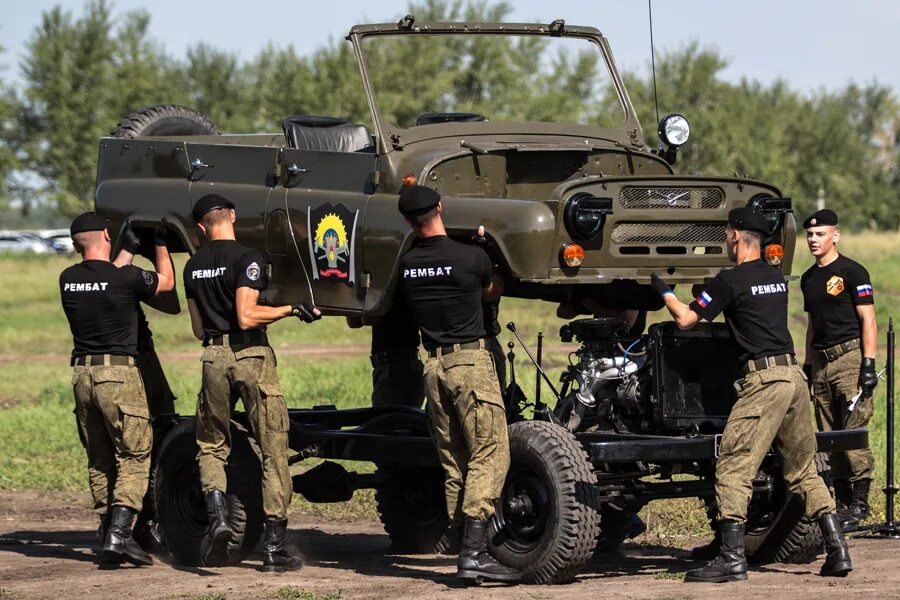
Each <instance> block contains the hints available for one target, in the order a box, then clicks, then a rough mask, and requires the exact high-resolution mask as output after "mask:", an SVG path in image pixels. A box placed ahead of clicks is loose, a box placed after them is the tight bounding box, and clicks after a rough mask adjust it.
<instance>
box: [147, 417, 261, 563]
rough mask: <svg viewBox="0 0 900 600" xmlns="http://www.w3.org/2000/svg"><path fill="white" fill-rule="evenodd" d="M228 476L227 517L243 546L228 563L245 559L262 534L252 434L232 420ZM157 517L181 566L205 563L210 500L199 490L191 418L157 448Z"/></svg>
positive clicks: (231, 555)
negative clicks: (203, 544) (203, 551)
mask: <svg viewBox="0 0 900 600" xmlns="http://www.w3.org/2000/svg"><path fill="white" fill-rule="evenodd" d="M225 474H226V475H227V476H228V490H227V492H226V499H227V501H228V515H229V518H230V523H231V527H232V529H234V531H235V532H236V533H237V534H238V535H239V536H240V537H241V545H240V546H239V547H237V548H234V549H232V551H231V552H230V553H229V563H230V564H236V563H238V562H240V561H242V560H243V559H245V558H246V557H247V556H248V555H249V554H250V552H251V551H252V550H253V548H254V547H255V546H256V542H257V541H258V540H259V538H260V536H261V535H262V528H263V510H262V466H261V464H260V461H259V456H258V455H257V453H256V450H255V448H254V445H253V443H252V440H251V438H250V435H249V434H248V433H247V431H246V430H245V429H244V428H242V427H241V426H240V425H238V424H236V423H234V422H232V423H231V454H230V455H229V457H228V465H227V466H226V467H225ZM154 500H155V503H156V518H157V520H158V522H159V526H160V528H161V529H162V531H163V534H164V535H165V537H166V545H167V546H168V548H169V551H170V552H171V553H172V555H173V556H174V557H175V559H176V560H177V561H178V562H179V563H180V564H183V565H189V566H199V565H201V564H202V557H201V552H200V542H201V541H202V540H203V536H204V534H205V533H206V527H207V523H208V520H207V517H206V502H205V499H204V497H203V491H202V490H201V488H200V469H199V468H198V466H197V439H196V430H195V428H194V420H193V419H185V420H183V421H182V422H181V423H179V424H178V425H176V426H175V427H174V428H172V430H171V431H170V432H169V434H168V435H167V436H166V438H165V440H163V443H162V447H161V448H160V451H159V459H158V463H157V467H156V478H155V486H154Z"/></svg>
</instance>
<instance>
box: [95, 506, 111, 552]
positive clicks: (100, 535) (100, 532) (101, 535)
mask: <svg viewBox="0 0 900 600" xmlns="http://www.w3.org/2000/svg"><path fill="white" fill-rule="evenodd" d="M107 531H109V513H103V514H102V515H100V525H98V526H97V543H98V544H99V545H100V547H101V548H103V542H105V541H106V532H107Z"/></svg>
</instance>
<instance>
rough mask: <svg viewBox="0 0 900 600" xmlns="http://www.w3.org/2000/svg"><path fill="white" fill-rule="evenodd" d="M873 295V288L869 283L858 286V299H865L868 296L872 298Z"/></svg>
mask: <svg viewBox="0 0 900 600" xmlns="http://www.w3.org/2000/svg"><path fill="white" fill-rule="evenodd" d="M872 294H873V290H872V286H871V285H869V284H868V283H864V284H862V285H858V286H856V296H857V297H858V298H865V297H866V296H871V295H872Z"/></svg>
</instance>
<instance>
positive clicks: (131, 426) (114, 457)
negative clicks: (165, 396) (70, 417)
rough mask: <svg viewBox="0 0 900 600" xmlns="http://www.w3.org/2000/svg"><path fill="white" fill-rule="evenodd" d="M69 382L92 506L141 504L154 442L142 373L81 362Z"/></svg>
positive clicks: (100, 509)
mask: <svg viewBox="0 0 900 600" xmlns="http://www.w3.org/2000/svg"><path fill="white" fill-rule="evenodd" d="M72 388H73V391H74V393H75V416H76V419H77V420H78V433H79V437H80V438H81V443H82V445H83V446H84V449H85V450H86V451H87V457H88V483H89V485H90V488H91V495H92V496H93V498H94V510H96V511H97V512H98V513H100V514H105V513H107V512H108V511H109V509H110V508H112V507H113V506H126V507H128V508H130V509H132V510H135V511H138V510H140V509H141V505H142V501H143V498H144V493H145V492H146V491H147V482H148V478H149V476H150V446H151V443H152V433H151V431H150V421H149V414H148V412H147V399H146V396H145V395H144V384H143V382H141V375H140V373H139V372H138V370H137V368H135V367H130V366H99V365H98V366H79V367H75V368H74V371H73V373H72Z"/></svg>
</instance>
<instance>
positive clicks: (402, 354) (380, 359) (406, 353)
mask: <svg viewBox="0 0 900 600" xmlns="http://www.w3.org/2000/svg"><path fill="white" fill-rule="evenodd" d="M413 358H419V351H418V349H415V350H414V349H412V348H408V349H406V350H387V351H385V352H376V353H375V354H373V355H371V356H370V357H369V360H371V361H372V366H373V367H377V366H380V365H384V364H387V363H389V362H391V361H392V360H397V359H413Z"/></svg>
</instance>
